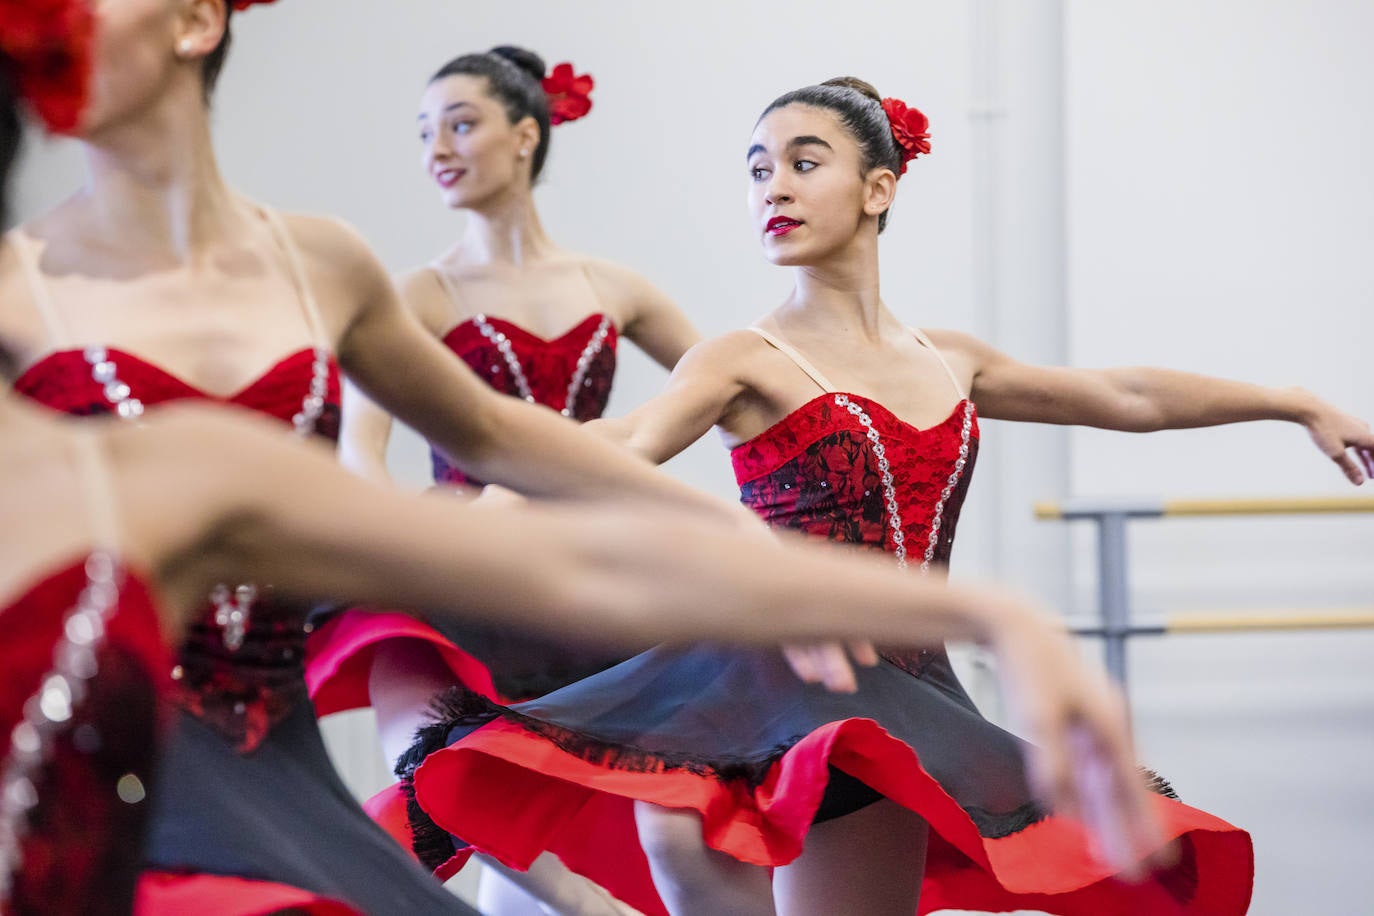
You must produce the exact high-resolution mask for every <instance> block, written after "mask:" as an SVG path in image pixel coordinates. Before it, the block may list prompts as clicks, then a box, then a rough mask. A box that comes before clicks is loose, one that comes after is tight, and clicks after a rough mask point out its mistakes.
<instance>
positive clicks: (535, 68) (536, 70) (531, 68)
mask: <svg viewBox="0 0 1374 916" xmlns="http://www.w3.org/2000/svg"><path fill="white" fill-rule="evenodd" d="M487 53H488V54H495V55H496V56H497V57H504V58H505V59H506V60H508V61H510V62H511V63H513V64H515V66H517V67H519V68H520V69H521V70H523V71H524V72H526V73H528V74H529V75H530V76H532V77H534V80H535V82H539V81H540V80H542V79H543V78H544V77H545V76H547V75H548V70H547V68H546V67H545V66H544V58H542V57H540V56H539V55H538V54H535V53H534V52H533V51H527V50H525V49H524V48H517V47H515V46H514V45H500V46H499V47H495V48H492V49H491V50H490V51H488V52H487Z"/></svg>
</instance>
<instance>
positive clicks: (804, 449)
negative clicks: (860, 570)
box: [730, 393, 978, 566]
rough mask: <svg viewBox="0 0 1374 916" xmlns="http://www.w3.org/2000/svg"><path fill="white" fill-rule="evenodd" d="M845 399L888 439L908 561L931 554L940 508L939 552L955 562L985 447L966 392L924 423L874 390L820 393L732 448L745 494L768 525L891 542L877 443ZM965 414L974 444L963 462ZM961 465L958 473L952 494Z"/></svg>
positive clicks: (888, 545) (854, 540)
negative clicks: (967, 499) (962, 517)
mask: <svg viewBox="0 0 1374 916" xmlns="http://www.w3.org/2000/svg"><path fill="white" fill-rule="evenodd" d="M841 401H843V402H847V403H841ZM847 404H853V405H856V406H857V407H859V408H860V409H861V411H862V413H863V414H864V415H866V416H867V417H868V418H869V419H870V420H871V422H872V429H873V430H875V431H876V434H877V438H878V441H879V442H880V443H881V444H882V449H883V453H884V455H885V457H886V460H887V461H888V463H889V466H890V473H891V474H892V487H893V495H894V497H895V499H896V505H897V507H898V514H899V517H900V521H901V530H902V533H903V536H904V541H905V544H906V549H907V552H908V555H909V562H910V563H911V565H912V566H919V565H920V564H921V562H922V561H923V560H924V558H925V555H926V551H927V548H928V547H929V546H931V538H930V534H931V530H932V527H933V526H934V524H935V519H936V517H937V515H938V517H939V519H940V521H939V527H938V532H937V534H936V537H935V539H934V545H933V546H934V550H933V551H932V554H931V557H932V562H933V563H937V564H944V563H948V561H949V555H950V550H951V549H952V548H953V546H954V529H955V526H956V524H957V523H958V520H959V510H960V508H961V507H962V505H963V502H964V495H965V494H966V493H967V492H968V485H969V479H970V478H971V477H972V474H973V464H974V460H975V458H976V456H977V452H978V421H977V417H976V412H975V411H974V409H973V403H972V402H971V401H967V400H964V401H960V402H959V403H958V404H956V405H955V407H954V409H953V410H952V411H951V412H950V414H949V416H948V417H946V418H945V419H944V420H943V421H941V422H940V423H937V424H936V425H935V426H932V427H929V428H928V429H917V428H916V427H914V426H911V425H910V424H908V423H905V422H903V421H902V420H899V419H898V418H897V417H896V416H894V415H893V414H892V413H891V412H890V411H889V410H887V408H885V407H883V406H882V405H881V404H879V403H877V402H876V401H872V400H869V399H868V398H864V397H861V396H859V395H856V394H836V393H829V394H823V395H821V396H819V397H817V398H815V399H813V400H811V401H809V402H807V403H806V404H803V405H802V406H801V407H798V408H797V409H796V410H794V411H793V412H792V413H790V414H788V415H787V416H786V417H783V418H782V419H781V420H779V421H778V422H777V423H776V424H775V425H773V426H772V427H770V428H769V429H767V430H765V431H764V432H762V433H760V434H759V435H758V436H755V437H754V438H753V439H750V440H749V441H748V442H745V443H742V444H741V445H739V446H736V447H735V448H734V449H733V450H732V451H731V453H730V458H731V463H732V464H733V465H734V469H735V479H736V481H738V483H739V487H740V502H742V503H743V504H744V505H746V506H748V507H749V508H750V509H752V510H753V511H754V512H756V513H758V514H759V516H761V517H762V518H763V519H764V520H765V521H766V522H768V523H769V524H770V525H775V526H778V527H781V528H793V529H796V530H798V531H803V532H805V533H807V534H810V535H815V536H818V537H824V538H827V539H829V540H832V541H843V542H846V543H851V544H865V545H869V546H872V547H881V548H882V549H884V550H887V551H889V552H891V551H893V550H894V549H895V546H896V542H895V539H894V536H893V533H892V529H891V528H890V527H889V525H890V521H891V513H890V511H889V509H888V506H887V505H886V493H885V488H884V485H883V475H882V468H881V466H880V464H881V463H880V461H879V456H878V451H877V446H876V444H875V443H874V441H873V435H872V434H870V433H869V430H868V428H867V427H865V425H864V424H863V422H862V421H861V419H860V417H859V415H858V414H856V413H855V412H854V411H853V410H851V409H849V407H848V406H847ZM965 417H967V419H968V423H969V432H968V450H967V456H966V457H965V458H964V463H963V464H962V465H960V464H959V461H960V457H961V456H960V449H961V447H962V446H963V444H964V432H963V430H964V423H965ZM956 472H959V473H958V479H957V481H956V482H955V484H954V485H953V486H952V487H951V488H950V492H949V495H948V496H947V497H946V496H945V489H946V487H947V486H949V481H950V477H951V476H952V475H954V474H955V473H956Z"/></svg>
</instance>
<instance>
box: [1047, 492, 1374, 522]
mask: <svg viewBox="0 0 1374 916" xmlns="http://www.w3.org/2000/svg"><path fill="white" fill-rule="evenodd" d="M1364 512H1370V513H1374V497H1368V496H1298V497H1292V496H1289V497H1260V498H1255V499H1162V500H1153V501H1151V500H1133V501H1123V500H1090V499H1084V498H1077V499H1069V500H1065V501H1063V502H1055V501H1053V500H1041V501H1040V502H1037V503H1036V504H1035V517H1036V518H1038V519H1042V520H1051V519H1068V518H1088V517H1093V516H1101V515H1109V514H1125V515H1131V516H1136V517H1159V516H1221V515H1327V514H1336V513H1364Z"/></svg>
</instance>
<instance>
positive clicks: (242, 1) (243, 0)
mask: <svg viewBox="0 0 1374 916" xmlns="http://www.w3.org/2000/svg"><path fill="white" fill-rule="evenodd" d="M275 2H276V0H234V9H235V11H239V12H241V11H243V10H246V9H248V7H250V6H253V5H254V4H257V3H275Z"/></svg>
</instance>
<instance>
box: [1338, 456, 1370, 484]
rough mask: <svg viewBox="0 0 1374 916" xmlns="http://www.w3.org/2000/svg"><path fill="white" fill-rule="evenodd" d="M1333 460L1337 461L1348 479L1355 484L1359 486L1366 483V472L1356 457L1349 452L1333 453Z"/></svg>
mask: <svg viewBox="0 0 1374 916" xmlns="http://www.w3.org/2000/svg"><path fill="white" fill-rule="evenodd" d="M1331 460H1332V461H1334V462H1336V464H1337V465H1338V466H1339V467H1340V469H1341V470H1342V471H1343V472H1344V473H1345V477H1346V479H1347V480H1349V481H1350V482H1351V483H1353V484H1354V485H1355V486H1357V487H1358V486H1359V485H1360V484H1362V483H1364V472H1363V471H1362V470H1360V466H1359V464H1357V463H1356V462H1355V459H1354V458H1352V457H1350V453H1349V452H1341V453H1340V454H1337V455H1332V456H1331Z"/></svg>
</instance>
